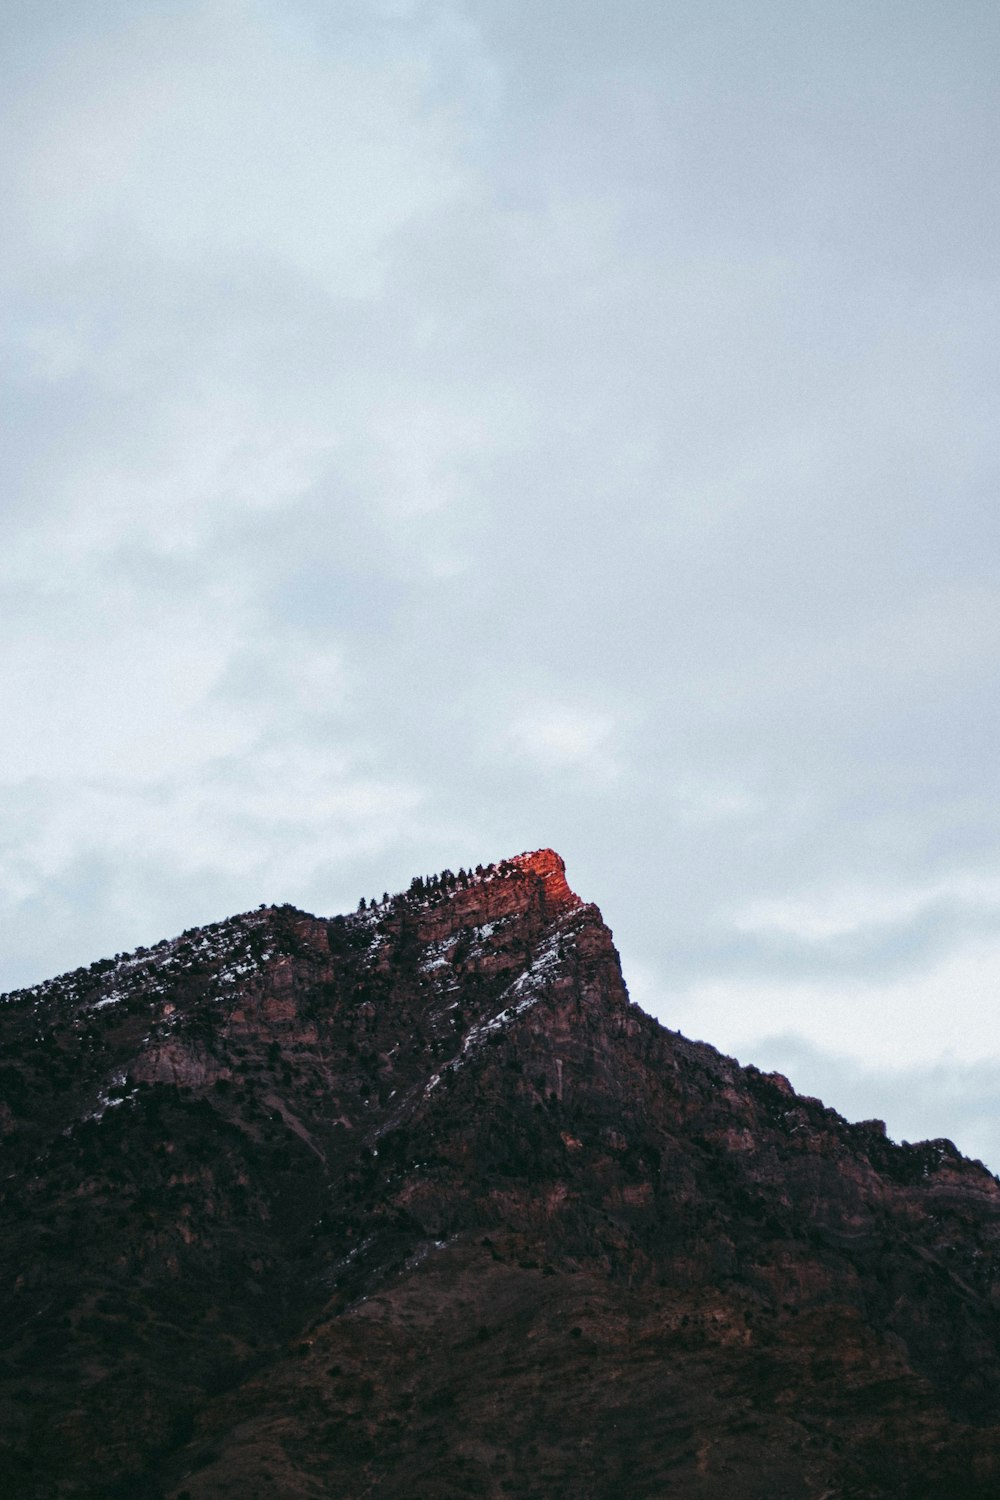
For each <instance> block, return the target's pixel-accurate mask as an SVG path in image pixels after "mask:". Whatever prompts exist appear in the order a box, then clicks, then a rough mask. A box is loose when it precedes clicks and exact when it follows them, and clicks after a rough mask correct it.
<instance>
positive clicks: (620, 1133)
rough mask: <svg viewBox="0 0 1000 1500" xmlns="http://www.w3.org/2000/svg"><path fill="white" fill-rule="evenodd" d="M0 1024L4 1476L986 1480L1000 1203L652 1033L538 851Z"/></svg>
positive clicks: (284, 916)
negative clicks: (7, 1291) (0, 1060)
mask: <svg viewBox="0 0 1000 1500" xmlns="http://www.w3.org/2000/svg"><path fill="white" fill-rule="evenodd" d="M0 1033H2V1039H3V1044H4V1053H3V1064H2V1071H0V1085H2V1092H0V1098H2V1100H3V1103H2V1107H0V1131H2V1132H3V1135H2V1148H3V1154H4V1159H5V1160H6V1162H7V1164H8V1165H6V1166H5V1167H4V1181H3V1190H2V1198H3V1206H4V1220H3V1222H4V1224H5V1225H6V1228H5V1230H4V1231H3V1236H2V1239H3V1243H2V1246H0V1252H2V1262H3V1265H4V1267H5V1271H4V1274H5V1278H6V1284H7V1285H8V1287H9V1288H13V1290H12V1293H11V1295H10V1296H9V1297H8V1298H7V1299H6V1307H5V1309H4V1311H3V1314H2V1316H3V1323H2V1328H3V1339H4V1346H3V1347H4V1358H3V1362H2V1366H0V1413H2V1417H3V1422H2V1426H0V1431H3V1433H4V1434H5V1438H4V1442H3V1447H2V1449H0V1477H6V1479H7V1480H8V1482H9V1483H16V1484H17V1486H18V1487H19V1490H20V1492H21V1493H23V1494H26V1495H38V1496H39V1497H41V1496H46V1497H53V1500H57V1497H62V1496H64V1495H65V1496H74V1497H76V1496H79V1497H83V1496H91V1495H92V1496H94V1497H96V1496H97V1495H101V1496H106V1495H112V1494H119V1493H120V1494H122V1495H126V1494H127V1495H130V1496H131V1495H136V1494H148V1495H150V1496H161V1495H162V1496H169V1497H171V1500H179V1497H181V1496H182V1495H184V1494H185V1492H187V1494H188V1495H190V1496H191V1497H192V1500H214V1497H221V1496H223V1495H226V1494H236V1493H240V1494H242V1495H243V1496H244V1497H247V1500H253V1497H256V1496H260V1497H264V1496H266V1495H279V1494H289V1495H293V1494H302V1495H316V1496H344V1497H346V1496H354V1495H357V1496H359V1497H360V1496H362V1495H364V1496H369V1495H371V1496H384V1497H386V1500H389V1497H390V1496H410V1497H411V1500H418V1497H422V1496H427V1497H436V1496H441V1497H444V1496H452V1495H459V1494H484V1495H496V1496H499V1495H504V1494H511V1493H513V1494H523V1495H538V1496H539V1497H548V1496H553V1495H562V1494H565V1495H567V1496H569V1495H573V1496H574V1497H575V1496H580V1497H584V1500H586V1497H587V1496H592V1497H594V1500H598V1497H603V1496H605V1495H607V1496H610V1495H612V1494H616V1495H617V1494H619V1493H621V1491H622V1489H623V1487H624V1488H625V1491H626V1492H627V1493H629V1494H634V1495H637V1496H642V1495H647V1496H649V1497H652V1496H654V1495H655V1496H659V1495H667V1494H675V1495H685V1496H686V1495H691V1496H706V1497H713V1496H719V1497H721V1496H723V1495H730V1494H732V1493H740V1494H747V1495H755V1494H758V1493H759V1494H760V1495H761V1496H763V1495H765V1494H766V1495H768V1496H771V1495H778V1494H787V1495H790V1496H802V1497H810V1500H818V1496H819V1495H820V1494H822V1493H823V1491H824V1489H825V1490H826V1491H828V1492H829V1494H830V1495H831V1496H834V1495H836V1496H841V1495H842V1496H844V1497H854V1496H857V1497H868V1496H871V1497H875V1496H883V1495H885V1496H890V1495H897V1494H898V1495H900V1496H911V1495H912V1496H914V1497H916V1496H920V1495H923V1494H927V1495H928V1496H929V1495H930V1494H932V1493H933V1494H934V1495H935V1496H938V1495H942V1494H948V1493H953V1494H954V1495H955V1496H956V1497H958V1496H960V1495H962V1496H964V1495H973V1494H980V1493H981V1494H982V1495H983V1496H984V1497H985V1495H986V1494H987V1493H993V1492H994V1489H995V1479H996V1477H997V1476H998V1475H1000V1457H998V1455H1000V1431H998V1427H997V1415H996V1413H997V1400H998V1395H1000V1315H998V1311H997V1308H998V1304H1000V1183H998V1182H997V1179H996V1178H995V1177H993V1175H992V1174H991V1173H989V1172H988V1171H987V1170H986V1168H985V1167H983V1166H982V1164H979V1163H973V1162H969V1161H967V1160H966V1159H965V1158H963V1157H961V1155H960V1154H959V1153H958V1152H957V1151H956V1150H955V1148H954V1146H953V1145H952V1144H951V1143H950V1142H948V1141H944V1140H938V1141H931V1142H923V1143H918V1144H917V1145H909V1144H907V1143H902V1144H896V1143H894V1142H891V1141H889V1140H888V1139H887V1137H886V1135H885V1130H884V1126H883V1125H882V1124H881V1122H872V1121H867V1122H861V1123H859V1124H854V1125H852V1124H849V1123H848V1122H847V1121H845V1120H844V1119H843V1118H842V1117H841V1116H840V1115H838V1114H837V1113H836V1111H833V1110H829V1109H827V1108H826V1107H825V1106H824V1105H823V1104H822V1103H821V1102H820V1101H818V1100H813V1099H810V1098H808V1097H804V1096H800V1095H797V1094H796V1093H795V1092H794V1090H793V1089H792V1088H791V1085H790V1084H789V1083H788V1081H787V1080H786V1079H784V1078H783V1077H781V1076H780V1075H776V1074H772V1075H767V1074H763V1073H761V1072H760V1071H759V1070H757V1069H755V1068H753V1067H746V1068H745V1067H741V1066H740V1065H739V1064H738V1063H736V1062H735V1061H734V1060H733V1059H729V1058H725V1057H723V1056H722V1055H721V1054H719V1053H718V1052H717V1051H715V1049H713V1048H712V1047H710V1046H709V1045H708V1044H707V1043H702V1042H691V1041H688V1040H687V1039H686V1038H683V1037H681V1036H680V1035H679V1034H678V1033H675V1032H671V1031H669V1030H668V1029H667V1028H665V1027H662V1026H660V1024H659V1023H658V1022H656V1021H655V1020H653V1019H652V1018H651V1017H648V1016H646V1015H645V1014H644V1013H643V1012H642V1011H640V1010H639V1008H638V1007H636V1006H634V1005H633V1004H632V1003H631V1002H630V1001H629V998H628V995H627V992H626V990H625V986H624V982H623V980H622V976H621V968H620V963H619V960H618V955H617V952H616V950H615V948H614V944H613V940H612V937H611V934H610V932H609V930H608V929H607V927H606V926H605V924H604V923H603V919H602V918H601V915H600V912H599V911H598V909H597V908H596V907H594V906H592V905H589V904H587V903H585V902H583V901H581V900H580V898H579V897H578V896H576V895H575V894H574V893H573V892H572V891H571V890H570V887H569V886H568V884H567V883H566V879H565V867H564V865H563V862H562V860H561V859H560V858H559V856H558V855H557V854H555V853H554V852H553V851H551V850H537V851H533V852H531V853H528V854H524V855H519V856H516V857H515V858H514V859H513V860H506V861H501V862H500V864H498V865H493V866H487V867H485V868H483V867H480V869H479V870H478V871H473V872H466V871H460V872H459V873H458V875H453V874H451V872H447V871H446V872H443V873H442V875H441V876H438V877H431V878H429V879H428V878H423V877H422V878H420V879H418V880H415V881H414V882H412V884H411V886H410V888H409V890H408V891H407V892H403V893H401V894H400V895H397V896H394V897H391V898H388V899H387V900H383V901H381V902H373V903H372V904H371V905H369V904H368V902H367V901H365V902H364V903H362V905H361V906H360V907H359V910H358V911H357V912H354V913H352V914H349V915H346V916H342V917H334V918H330V919H323V918H317V917H313V916H310V915H309V914H307V913H302V912H298V911H297V910H296V909H295V908H292V907H288V906H284V907H264V908H261V909H258V911H257V912H251V913H245V914H242V915H241V916H238V917H234V918H230V919H228V920H227V921H226V922H223V923H216V924H212V925H211V926H210V927H207V928H204V929H189V931H188V932H187V933H185V934H183V935H182V936H181V937H180V938H177V939H173V940H170V941H169V942H168V941H165V942H164V943H161V944H158V945H157V946H156V948H154V949H151V950H142V949H140V950H137V952H136V953H135V954H132V955H120V956H119V958H118V959H117V960H105V961H102V962H100V963H98V964H95V965H92V966H91V967H90V968H89V969H80V970H76V971H73V973H72V974H70V975H65V976H60V977H59V978H58V979H56V980H52V981H47V982H46V983H45V984H43V985H40V986H36V987H33V988H32V989H29V990H22V991H19V992H14V993H13V994H12V995H11V996H9V997H6V999H5V1001H4V1003H3V1004H2V1005H0ZM504 1309H506V1311H504ZM333 1371H338V1372H339V1373H331V1372H333ZM560 1382H562V1384H560ZM567 1392H572V1400H571V1401H570V1400H569V1397H568V1395H567ZM859 1402H860V1407H859ZM574 1403H575V1404H574ZM873 1476H874V1477H873ZM928 1485H930V1486H931V1488H928V1487H927V1486H928ZM734 1486H735V1488H734ZM921 1486H923V1488H921ZM949 1486H950V1489H949ZM977 1486H978V1488H976V1487H977ZM991 1486H993V1488H990V1487H991Z"/></svg>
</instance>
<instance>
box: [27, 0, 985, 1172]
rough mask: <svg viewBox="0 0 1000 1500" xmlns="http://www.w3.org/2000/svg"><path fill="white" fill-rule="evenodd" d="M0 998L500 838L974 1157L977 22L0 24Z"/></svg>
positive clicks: (487, 852)
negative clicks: (546, 854) (179, 934)
mask: <svg viewBox="0 0 1000 1500" xmlns="http://www.w3.org/2000/svg"><path fill="white" fill-rule="evenodd" d="M0 41H2V46H0V53H2V58H3V62H2V73H0V131H2V138H3V141H4V144H5V147H6V149H5V151H4V152H3V158H2V165H0V196H2V201H3V203H4V205H5V213H4V219H5V228H4V233H3V235H2V237H0V276H2V278H3V299H2V307H3V317H4V328H3V339H4V359H3V362H2V372H0V382H2V389H0V398H2V408H0V409H2V412H3V425H4V443H3V451H4V458H3V464H4V481H3V489H2V499H0V506H2V509H0V598H2V614H0V624H2V631H3V650H2V653H0V702H2V707H3V723H4V734H3V737H2V740H0V812H2V816H0V923H2V930H3V945H2V962H0V987H2V988H9V987H11V986H13V985H16V984H19V983H27V982H31V981H33V980H36V979H40V978H43V977H45V976H47V975H49V974H52V973H54V972H57V971H59V970H62V969H65V968H67V967H71V966H74V965H76V964H78V963H82V962H89V961H90V960H91V959H93V958H96V957H98V956H102V955H104V954H107V953H111V952H115V951H118V950H124V949H128V948H131V947H133V946H135V945H137V944H139V943H144V942H145V943H148V942H151V941H155V940H156V939H157V938H159V937H161V936H165V935H168V934H170V933H173V932H176V931H178V930H179V929H181V928H183V927H186V926H189V925H192V924H194V923H200V922H204V921H208V920H212V919H215V918H219V917H222V916H225V915H228V914H230V913H231V912H233V911H237V910H242V909H246V908H248V907H251V906H255V905H257V904H258V903H259V902H260V901H264V900H268V901H286V900H287V901H292V902H295V903H296V904H299V905H301V906H304V907H306V908H308V909H310V910H314V911H318V912H334V911H337V910H341V909H344V908H345V907H351V906H353V905H354V904H355V902H356V901H357V898H358V896H359V895H361V894H362V893H364V894H367V895H372V894H381V892H382V890H383V889H384V888H386V887H387V888H388V889H389V890H394V889H398V888H400V887H401V886H403V885H405V884H407V883H408V881H409V879H410V877H411V875H413V874H414V873H417V872H426V871H430V870H434V869H438V868H440V867H442V866H444V865H448V866H450V867H452V868H453V869H457V868H458V866H459V865H463V864H464V865H468V864H476V863H478V862H480V861H486V860H489V859H493V858H500V857H502V856H504V855H507V854H511V853H514V852H517V851H518V850H520V849H523V848H532V847H536V846H539V845H543V844H551V845H553V846H555V847H556V848H558V849H559V850H560V851H561V852H562V853H563V855H564V856H565V858H566V859H567V862H568V865H569V874H570V878H571V881H572V883H573V884H574V886H575V887H576V889H577V890H578V891H579V892H580V893H581V894H582V895H584V896H585V897H587V898H588V899H593V900H596V901H597V902H598V903H599V904H600V905H601V907H602V909H603V911H604V913H605V916H606V918H607V920H608V921H609V922H610V924H611V926H612V927H613V929H614V931H615V935H616V938H617V940H618V943H619V947H620V948H621V950H622V954H623V958H624V964H625V971H626V976H627V977H628V979H629V981H630V983H631V986H632V990H633V994H634V995H635V997H636V998H637V999H638V1000H639V1001H640V1003H641V1004H643V1005H644V1006H645V1007H646V1008H647V1009H650V1010H652V1011H654V1013H656V1014H657V1015H659V1016H660V1017H661V1018H662V1019H663V1020H664V1021H665V1022H666V1023H667V1024H669V1025H671V1026H676V1027H679V1028H680V1029H682V1030H684V1031H686V1032H687V1033H689V1034H691V1035H694V1036H699V1037H703V1038H705V1039H706V1040H709V1041H711V1042H713V1043H714V1044H716V1045H717V1046H720V1047H722V1048H723V1049H724V1050H726V1051H730V1052H733V1053H735V1054H736V1055H737V1056H738V1057H740V1059H741V1060H743V1061H754V1062H757V1063H758V1064H760V1065H761V1066H777V1067H781V1068H783V1069H784V1070H786V1071H787V1072H789V1074H790V1076H791V1077H792V1081H793V1082H794V1083H795V1084H796V1085H797V1086H798V1087H800V1088H801V1089H802V1090H804V1091H806V1092H812V1093H818V1094H820V1095H822V1096H823V1097H824V1098H826V1099H827V1101H828V1102H830V1103H832V1104H834V1105H836V1106H837V1107H838V1108H841V1109H843V1110H844V1111H845V1112H847V1113H848V1114H851V1115H854V1116H862V1115H882V1116H886V1117H887V1118H888V1122H889V1128H890V1131H891V1132H892V1133H893V1134H895V1135H896V1136H897V1137H900V1138H901V1137H904V1136H905V1137H909V1138H916V1137H919V1136H926V1135H931V1136H933V1135H942V1134H946V1135H951V1136H953V1137H954V1138H955V1140H956V1141H957V1142H958V1144H959V1145H960V1146H962V1148H963V1149H965V1150H967V1151H969V1152H971V1153H972V1154H975V1155H982V1156H985V1157H986V1158H987V1159H988V1160H989V1161H990V1162H991V1164H992V1165H993V1166H994V1167H1000V1119H998V1118H997V1113H996V1108H995V1102H994V1101H995V1100H996V1098H997V1096H998V1094H1000V1088H998V1085H1000V1006H998V1003H997V997H998V987H1000V797H998V785H997V784H998V781H1000V757H998V754H997V739H998V735H997V729H998V715H1000V694H998V692H997V684H996V680H995V679H996V664H997V661H998V647H1000V608H998V599H997V593H998V531H1000V512H998V508H997V501H996V493H997V485H996V479H997V443H996V437H995V433H996V428H997V422H996V413H995V410H994V406H995V400H994V398H995V394H996V392H997V390H998V389H1000V372H998V370H997V361H998V352H997V351H998V349H1000V340H998V332H1000V330H998V328H997V322H998V316H997V314H998V279H997V277H998V272H997V267H998V265H1000V247H998V244H997V240H998V197H1000V175H998V173H997V170H996V159H997V147H998V139H997V135H998V132H997V124H998V101H997V84H996V72H997V59H998V57H1000V10H998V9H997V7H996V5H995V4H993V3H992V0H991V3H985V0H983V3H980V0H963V4H961V5H959V6H956V5H954V4H948V5H946V4H945V3H944V0H940V3H929V0H906V3H905V4H904V3H901V0H883V3H881V4H879V5H877V6H872V5H870V4H869V3H865V4H861V3H852V0H840V3H837V4H832V5H831V4H822V5H820V4H818V3H811V0H769V3H765V0H732V3H723V0H678V3H669V0H618V3H616V4H614V5H609V4H607V3H605V0H601V3H598V0H573V3H568V0H545V3H543V4H539V3H538V0H531V3H528V0H466V3H462V0H455V3H435V0H381V3H380V0H341V3H338V4H336V5H331V4H330V3H329V0H173V3H166V0H162V3H154V0H72V3H69V0H47V3H46V4H44V5H39V4H38V3H37V0H5V4H4V6H3V7H2V10H0Z"/></svg>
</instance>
